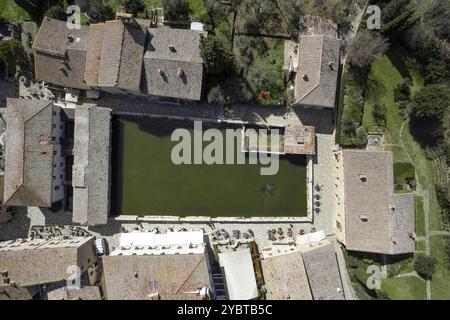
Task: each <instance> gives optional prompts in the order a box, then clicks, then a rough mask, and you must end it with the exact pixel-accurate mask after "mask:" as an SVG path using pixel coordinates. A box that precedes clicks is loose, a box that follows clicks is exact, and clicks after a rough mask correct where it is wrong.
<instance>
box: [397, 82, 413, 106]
mask: <svg viewBox="0 0 450 320" xmlns="http://www.w3.org/2000/svg"><path fill="white" fill-rule="evenodd" d="M410 85H411V79H410V78H404V79H403V80H402V81H401V82H400V83H399V84H398V85H397V87H395V88H394V100H395V102H397V103H398V102H401V101H409V100H410V98H411V90H410V88H409V86H410Z"/></svg>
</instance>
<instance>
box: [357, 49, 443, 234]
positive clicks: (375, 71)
mask: <svg viewBox="0 0 450 320" xmlns="http://www.w3.org/2000/svg"><path fill="white" fill-rule="evenodd" d="M404 77H410V78H411V79H412V83H413V84H412V87H411V89H412V92H413V93H414V92H416V91H417V90H419V89H420V88H421V87H422V86H423V78H422V76H421V75H420V72H419V67H418V64H417V63H416V62H414V61H413V60H412V59H410V58H408V57H407V55H406V52H405V51H404V49H403V48H401V47H400V46H398V45H394V46H392V47H391V48H390V49H389V51H388V52H387V53H386V54H385V55H383V56H382V57H380V58H379V59H377V60H376V61H375V62H374V63H373V64H372V67H371V71H370V73H369V81H368V88H367V97H366V101H365V107H364V108H365V109H364V116H363V121H365V122H363V125H364V126H365V127H366V128H369V127H370V126H371V125H373V123H371V122H370V119H371V116H370V115H368V113H371V105H373V104H374V103H375V102H383V103H384V104H385V105H386V109H387V115H386V127H387V130H388V134H387V138H388V140H389V142H390V143H391V144H395V145H399V144H400V129H401V127H402V123H403V122H404V119H403V118H402V117H401V115H400V113H399V109H398V106H397V104H396V103H395V101H394V88H395V87H396V86H397V85H398V84H399V83H400V82H401V81H402V79H403V78H404ZM402 137H403V143H404V146H405V149H406V150H407V151H408V153H409V155H410V156H411V158H412V162H413V165H414V167H415V170H416V177H417V178H418V179H419V181H420V183H421V185H422V188H423V189H424V190H428V191H429V192H430V229H431V230H441V228H442V227H441V215H440V208H439V205H438V203H437V200H436V194H435V191H434V175H435V172H434V167H433V163H432V162H431V161H430V160H429V159H427V157H426V154H425V150H424V149H423V148H422V146H421V145H419V144H418V143H417V142H416V140H415V139H414V137H413V136H412V135H411V133H410V130H409V126H408V124H405V126H404V129H403V133H402ZM387 149H390V150H392V152H393V153H394V161H395V162H411V161H410V159H409V158H408V156H407V155H406V153H405V152H404V150H403V148H401V147H399V146H393V147H388V148H387Z"/></svg>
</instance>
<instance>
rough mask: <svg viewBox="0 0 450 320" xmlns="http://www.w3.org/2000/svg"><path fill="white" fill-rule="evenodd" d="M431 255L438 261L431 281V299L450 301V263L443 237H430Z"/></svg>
mask: <svg viewBox="0 0 450 320" xmlns="http://www.w3.org/2000/svg"><path fill="white" fill-rule="evenodd" d="M430 240H431V241H430V254H431V256H433V257H434V258H436V260H437V265H436V272H435V274H434V275H433V278H432V280H431V298H432V299H436V300H449V299H450V261H449V258H448V256H447V254H446V253H445V250H446V248H445V245H444V241H443V237H442V236H431V237H430Z"/></svg>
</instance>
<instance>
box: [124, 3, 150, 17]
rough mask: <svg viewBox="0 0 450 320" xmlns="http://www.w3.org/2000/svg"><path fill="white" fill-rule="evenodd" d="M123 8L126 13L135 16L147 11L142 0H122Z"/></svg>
mask: <svg viewBox="0 0 450 320" xmlns="http://www.w3.org/2000/svg"><path fill="white" fill-rule="evenodd" d="M122 6H123V8H124V9H125V11H126V12H128V13H132V14H134V15H135V16H137V14H138V13H139V12H142V11H144V10H145V4H144V2H143V1H142V0H122Z"/></svg>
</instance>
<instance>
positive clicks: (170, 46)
mask: <svg viewBox="0 0 450 320" xmlns="http://www.w3.org/2000/svg"><path fill="white" fill-rule="evenodd" d="M169 49H170V51H172V52H177V50H176V49H175V47H174V46H173V45H171V44H169Z"/></svg>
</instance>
